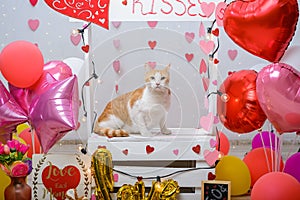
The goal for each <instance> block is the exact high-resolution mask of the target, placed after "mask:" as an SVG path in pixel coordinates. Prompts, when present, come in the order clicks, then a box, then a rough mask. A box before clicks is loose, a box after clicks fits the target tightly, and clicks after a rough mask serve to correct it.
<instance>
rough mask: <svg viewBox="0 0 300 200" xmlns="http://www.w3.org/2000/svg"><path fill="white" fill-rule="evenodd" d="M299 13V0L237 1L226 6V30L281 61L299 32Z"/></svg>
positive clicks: (246, 45)
mask: <svg viewBox="0 0 300 200" xmlns="http://www.w3.org/2000/svg"><path fill="white" fill-rule="evenodd" d="M298 15H299V11H298V3H297V0H290V1H287V0H277V1H270V0H260V1H233V2H231V3H230V4H229V5H228V6H227V7H226V9H225V13H224V18H223V23H224V30H225V32H226V33H227V34H228V36H229V37H230V38H231V39H232V40H233V41H234V42H235V43H236V44H238V45H239V46H240V47H242V48H244V49H245V50H247V51H248V52H250V53H252V54H253V55H256V56H258V57H261V58H263V59H266V60H268V61H270V62H278V61H279V60H280V59H281V57H282V56H283V54H284V52H285V50H286V48H287V47H288V45H289V42H290V41H291V39H292V37H293V35H294V33H295V29H296V24H297V21H298Z"/></svg>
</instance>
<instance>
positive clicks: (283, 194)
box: [251, 172, 300, 200]
mask: <svg viewBox="0 0 300 200" xmlns="http://www.w3.org/2000/svg"><path fill="white" fill-rule="evenodd" d="M299 191H300V184H299V182H298V181H297V180H296V179H295V178H294V177H292V176H291V175H289V174H286V173H283V172H270V173H267V174H265V175H263V176H262V177H260V178H259V179H258V180H257V182H256V183H255V184H254V186H253V189H252V191H251V199H253V200H299V199H300V192H299Z"/></svg>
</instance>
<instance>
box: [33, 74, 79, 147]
mask: <svg viewBox="0 0 300 200" xmlns="http://www.w3.org/2000/svg"><path fill="white" fill-rule="evenodd" d="M50 86H51V87H49V89H48V90H47V91H45V92H44V93H42V94H41V95H39V98H37V99H35V100H34V101H33V102H32V105H31V108H30V117H31V124H32V126H33V127H34V129H35V131H36V134H37V136H38V138H39V140H40V143H41V146H42V148H43V151H44V152H45V153H47V152H48V151H49V149H50V148H51V147H52V146H53V145H54V144H55V143H56V142H57V141H59V140H60V139H61V138H62V137H63V136H65V135H66V134H67V132H69V131H71V130H74V129H75V128H76V126H77V123H78V112H79V98H78V83H77V77H76V76H72V77H69V78H67V79H64V80H61V81H57V82H55V83H53V84H51V85H50Z"/></svg>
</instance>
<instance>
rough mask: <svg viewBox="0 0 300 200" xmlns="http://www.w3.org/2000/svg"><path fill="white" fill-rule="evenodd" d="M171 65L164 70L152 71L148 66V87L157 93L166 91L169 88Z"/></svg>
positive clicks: (146, 79)
mask: <svg viewBox="0 0 300 200" xmlns="http://www.w3.org/2000/svg"><path fill="white" fill-rule="evenodd" d="M169 69H170V65H168V66H166V67H165V68H164V69H162V70H158V69H151V68H150V67H148V66H146V73H145V83H146V86H147V87H149V88H151V89H154V90H156V91H160V90H165V89H167V88H169V81H170V73H169Z"/></svg>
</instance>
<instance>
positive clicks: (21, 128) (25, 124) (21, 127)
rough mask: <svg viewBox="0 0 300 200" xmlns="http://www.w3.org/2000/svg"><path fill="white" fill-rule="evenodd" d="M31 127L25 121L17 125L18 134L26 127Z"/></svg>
mask: <svg viewBox="0 0 300 200" xmlns="http://www.w3.org/2000/svg"><path fill="white" fill-rule="evenodd" d="M27 128H30V126H29V124H28V123H23V124H20V125H18V126H17V134H20V133H21V132H22V131H24V130H25V129H27Z"/></svg>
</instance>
